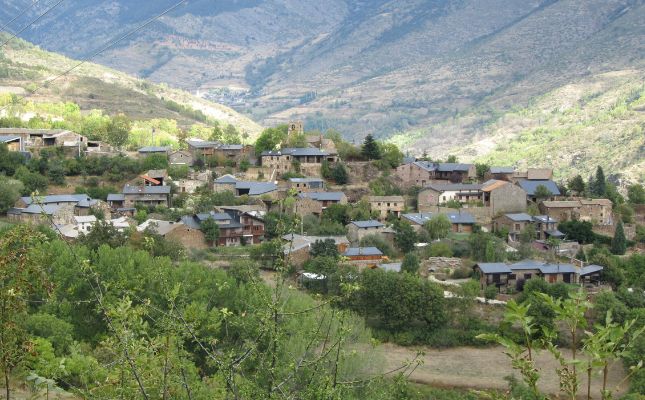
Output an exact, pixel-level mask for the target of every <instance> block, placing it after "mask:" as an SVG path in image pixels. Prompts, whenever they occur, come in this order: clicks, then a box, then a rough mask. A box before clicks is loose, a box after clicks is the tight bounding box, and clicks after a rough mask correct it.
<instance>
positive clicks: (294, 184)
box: [288, 178, 325, 193]
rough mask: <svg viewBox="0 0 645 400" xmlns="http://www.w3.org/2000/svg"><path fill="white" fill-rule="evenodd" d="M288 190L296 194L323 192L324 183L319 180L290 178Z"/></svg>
mask: <svg viewBox="0 0 645 400" xmlns="http://www.w3.org/2000/svg"><path fill="white" fill-rule="evenodd" d="M288 188H289V189H294V190H296V191H297V192H298V193H302V192H320V191H323V190H325V181H324V180H322V179H320V178H291V179H289V181H288Z"/></svg>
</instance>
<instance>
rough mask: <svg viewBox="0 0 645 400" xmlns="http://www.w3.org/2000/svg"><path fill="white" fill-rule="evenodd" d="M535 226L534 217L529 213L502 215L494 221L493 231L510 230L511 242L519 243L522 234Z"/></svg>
mask: <svg viewBox="0 0 645 400" xmlns="http://www.w3.org/2000/svg"><path fill="white" fill-rule="evenodd" d="M532 224H533V217H532V216H530V215H529V214H527V213H512V214H502V215H500V216H497V217H495V218H494V219H493V230H495V231H499V230H501V229H502V228H507V229H508V237H509V240H511V241H513V242H518V241H519V240H520V233H522V231H523V230H524V229H526V227H527V226H531V225H532Z"/></svg>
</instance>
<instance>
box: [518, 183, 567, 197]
mask: <svg viewBox="0 0 645 400" xmlns="http://www.w3.org/2000/svg"><path fill="white" fill-rule="evenodd" d="M518 184H519V185H520V187H521V188H522V189H524V190H525V191H526V193H527V194H528V195H529V196H533V195H535V190H536V189H537V187H538V186H540V185H542V186H544V187H546V188H547V189H548V190H549V192H551V193H552V194H553V195H554V196H559V195H560V189H558V185H557V184H556V183H555V182H553V181H552V180H533V181H529V180H521V181H519V182H518Z"/></svg>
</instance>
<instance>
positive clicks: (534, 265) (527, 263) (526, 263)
mask: <svg viewBox="0 0 645 400" xmlns="http://www.w3.org/2000/svg"><path fill="white" fill-rule="evenodd" d="M542 265H544V262H542V261H535V260H522V261H518V262H516V263H514V264H511V269H513V270H515V269H518V270H522V269H539V268H540V266H542Z"/></svg>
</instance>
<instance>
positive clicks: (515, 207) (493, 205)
mask: <svg viewBox="0 0 645 400" xmlns="http://www.w3.org/2000/svg"><path fill="white" fill-rule="evenodd" d="M497 182H501V183H500V184H494V185H491V186H487V187H484V188H483V203H484V206H485V207H489V208H490V215H491V216H494V215H498V214H506V213H522V212H526V209H527V205H526V191H524V189H522V188H521V187H519V186H516V185H513V184H511V183H508V182H503V181H497Z"/></svg>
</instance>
